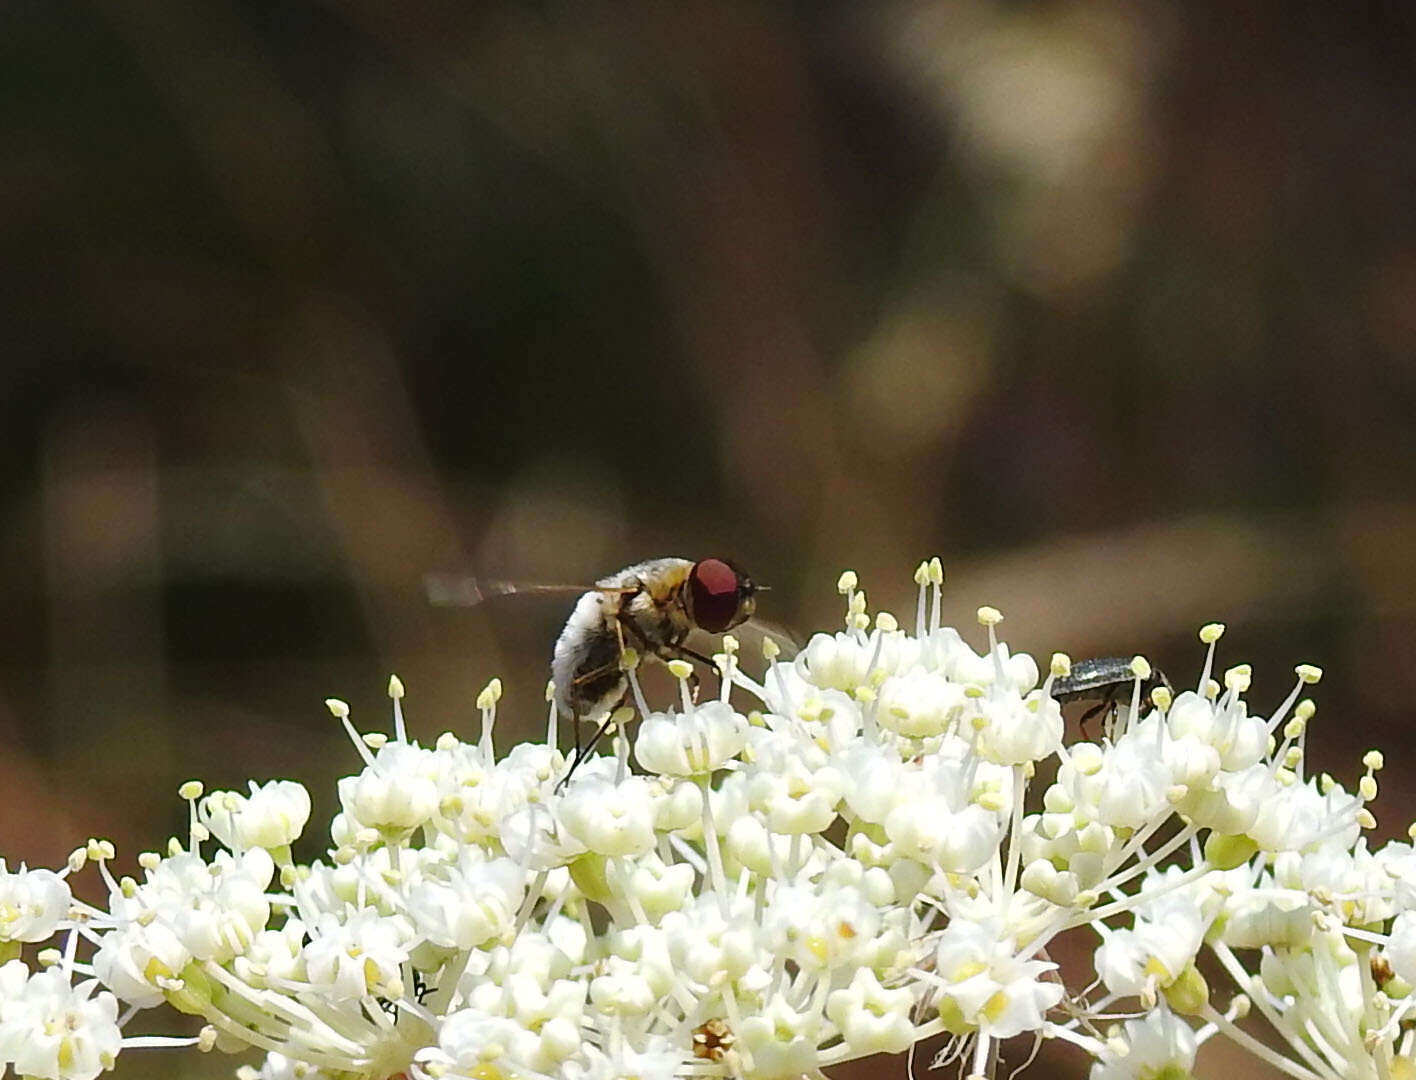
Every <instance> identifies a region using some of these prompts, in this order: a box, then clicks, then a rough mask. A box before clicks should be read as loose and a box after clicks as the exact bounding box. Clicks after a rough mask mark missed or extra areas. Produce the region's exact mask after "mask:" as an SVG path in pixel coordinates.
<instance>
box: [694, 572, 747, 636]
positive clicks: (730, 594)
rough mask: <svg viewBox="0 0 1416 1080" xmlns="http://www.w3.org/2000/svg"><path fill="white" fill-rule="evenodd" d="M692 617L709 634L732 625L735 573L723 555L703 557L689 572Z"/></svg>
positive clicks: (736, 595)
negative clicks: (709, 557) (721, 556)
mask: <svg viewBox="0 0 1416 1080" xmlns="http://www.w3.org/2000/svg"><path fill="white" fill-rule="evenodd" d="M688 587H689V589H690V590H692V596H693V621H694V622H696V623H697V624H698V625H699V626H701V627H702V628H703V629H704V630H707V631H708V633H710V634H721V633H722V632H723V631H724V630H726V629H728V628H729V627H730V626H733V625H735V621H736V619H737V614H738V604H739V582H738V573H737V571H736V570H734V569H733V568H732V567H731V566H729V565H728V564H727V563H725V562H724V561H723V560H722V559H703V560H702V561H700V562H696V563H694V564H693V569H692V570H691V571H690V572H689V575H688Z"/></svg>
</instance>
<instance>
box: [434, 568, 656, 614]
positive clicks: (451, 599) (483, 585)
mask: <svg viewBox="0 0 1416 1080" xmlns="http://www.w3.org/2000/svg"><path fill="white" fill-rule="evenodd" d="M423 589H424V591H425V592H426V593H427V594H428V603H430V604H432V605H433V606H434V607H472V606H474V605H476V604H480V603H482V601H484V600H490V599H492V598H493V597H497V596H512V595H526V594H529V595H532V596H535V595H550V596H555V595H569V594H576V595H578V594H580V593H587V592H596V591H598V592H606V593H616V594H618V595H620V596H623V595H625V594H626V593H632V592H637V591H638V589H636V588H634V587H630V588H625V587H622V586H618V585H560V584H548V583H546V582H542V581H505V580H502V579H500V578H484V577H477V576H476V575H473V574H424V575H423Z"/></svg>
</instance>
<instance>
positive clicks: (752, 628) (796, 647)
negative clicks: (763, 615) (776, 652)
mask: <svg viewBox="0 0 1416 1080" xmlns="http://www.w3.org/2000/svg"><path fill="white" fill-rule="evenodd" d="M728 633H730V634H732V635H733V636H734V637H735V638H737V639H738V641H740V642H742V653H741V655H743V656H744V657H751V658H753V659H760V658H761V656H762V642H763V641H764V640H766V639H768V638H770V639H771V640H773V641H775V642H776V643H777V647H778V648H779V649H781V650H782V655H781V658H782V659H783V660H790V659H791V658H792V657H794V656H796V654H797V653H799V652H801V649H802V645H803V644H804V643H803V642H802V640H801V638H800V637H798V636H797V635H796V634H795V633H793V632H792V631H791V630H789V629H787V627H785V626H782V625H781V624H780V623H775V622H773V621H772V620H770V619H759V618H758V617H757V616H756V615H754V616H753V617H752V618H750V619H748V620H747V622H745V623H742V624H741V625H739V626H734V627H733V628H732V629H731V630H729V631H728ZM712 640H714V641H718V640H719V639H718V638H713V639H712ZM720 649H721V646H718V645H715V646H714V647H713V649H712V650H710V651H713V652H717V651H720Z"/></svg>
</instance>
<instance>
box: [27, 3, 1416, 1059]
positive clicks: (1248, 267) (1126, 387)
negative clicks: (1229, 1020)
mask: <svg viewBox="0 0 1416 1080" xmlns="http://www.w3.org/2000/svg"><path fill="white" fill-rule="evenodd" d="M0 20H3V21H2V22H0V26H3V32H0V52H3V57H0V80H3V82H4V87H5V89H4V92H3V93H0V116H3V118H4V125H3V131H4V143H3V147H4V149H3V153H0V222H3V237H4V264H3V270H2V271H0V281H3V288H0V311H3V319H4V325H5V327H6V335H5V346H4V362H3V369H0V388H2V389H3V392H2V393H0V410H3V412H2V413H0V446H2V447H3V452H4V455H5V460H6V461H7V463H8V467H7V468H6V469H5V471H4V474H3V478H0V552H2V553H3V556H4V557H3V570H0V573H3V575H4V596H5V598H6V606H7V612H6V615H7V617H6V619H5V620H4V622H3V624H2V625H0V635H3V637H0V641H3V647H0V734H3V736H4V739H5V745H6V747H7V752H6V753H5V755H4V756H3V760H0V785H3V790H4V797H3V803H2V804H0V807H2V808H0V852H4V853H6V854H7V855H9V856H10V857H11V858H12V859H18V858H26V859H29V860H31V861H32V862H37V863H46V864H51V865H52V864H55V863H57V862H58V861H59V860H60V859H61V858H62V857H63V854H64V853H65V852H66V851H67V850H68V849H69V848H70V847H71V846H73V845H74V844H76V843H78V842H80V841H81V840H82V839H83V838H84V837H85V836H87V835H90V834H93V833H97V834H101V835H108V836H112V837H114V838H115V839H116V840H117V841H118V842H119V844H120V849H121V852H120V862H122V863H123V864H124V866H125V867H128V866H130V864H131V859H132V857H133V856H134V855H135V853H136V851H137V850H139V849H140V848H142V847H147V846H153V845H154V844H155V843H156V841H157V840H158V839H159V838H160V837H162V836H165V835H167V834H168V833H169V832H171V831H174V830H176V829H178V828H180V827H181V825H182V822H183V820H184V813H183V808H182V806H181V805H180V803H179V802H178V800H177V799H176V796H175V789H176V787H177V785H178V783H179V782H180V781H182V780H185V779H187V778H189V777H192V776H197V777H200V778H202V779H203V780H205V781H206V782H207V784H208V785H209V786H232V785H237V784H240V783H242V782H243V781H244V780H245V779H246V778H248V777H255V778H258V779H266V778H269V777H272V776H290V777H296V778H299V779H302V780H304V781H305V782H306V783H308V784H309V785H310V787H311V789H312V791H313V792H314V794H315V798H316V822H318V823H319V824H320V825H321V826H322V825H323V823H324V822H326V821H327V820H328V817H329V814H330V813H332V812H333V809H334V800H333V788H332V780H333V778H334V777H335V776H337V775H339V774H340V773H342V772H345V771H348V770H351V769H352V768H353V767H354V765H355V759H354V756H353V754H352V751H351V749H350V748H349V747H348V746H347V745H346V743H345V741H344V739H343V737H342V735H341V734H340V732H339V730H338V728H337V726H336V724H335V723H334V722H333V721H332V720H331V718H330V717H329V715H328V713H327V712H326V711H325V709H324V707H323V706H322V704H321V701H322V699H323V698H325V697H326V696H328V695H331V694H334V695H339V696H342V697H345V698H347V699H348V700H349V701H350V702H351V703H352V704H353V707H354V710H355V711H354V715H355V719H356V720H357V721H359V722H361V723H362V725H363V726H365V727H373V726H377V725H383V724H385V722H386V721H385V715H386V705H387V701H386V699H385V697H384V685H385V681H386V679H387V676H388V673H389V672H390V671H397V672H398V673H399V674H400V675H401V676H402V677H403V679H404V680H405V681H406V683H407V684H408V687H409V698H408V702H407V704H408V706H409V714H410V718H411V727H412V730H413V731H414V733H415V734H416V735H417V736H418V737H420V738H422V739H424V740H431V739H432V738H434V737H435V736H436V735H437V734H438V732H440V731H442V730H445V729H447V728H453V729H456V730H458V731H461V732H464V733H466V732H469V731H472V730H474V727H473V722H474V717H475V710H474V709H473V708H472V700H473V697H474V696H475V694H476V692H477V690H478V689H479V688H480V687H481V686H482V685H483V684H484V683H485V681H486V680H487V679H488V678H489V677H490V676H492V675H494V674H498V675H500V676H501V677H502V678H503V679H504V680H505V682H506V684H507V686H508V694H507V698H506V700H505V702H504V705H505V707H504V709H503V713H502V726H501V727H500V729H499V730H500V732H501V739H502V740H503V741H510V740H511V739H512V738H513V737H517V736H522V735H526V734H530V733H532V732H533V731H535V730H539V728H540V725H541V724H542V723H543V708H544V707H543V704H542V690H543V686H544V679H545V677H546V662H547V658H548V656H549V647H550V643H551V641H552V640H553V638H554V635H555V633H556V631H557V629H558V628H559V625H560V622H561V620H562V619H563V618H564V616H565V611H566V607H567V605H566V604H565V603H561V602H559V601H554V600H552V601H547V600H531V599H526V600H523V599H511V600H502V601H498V602H495V603H490V604H487V605H483V606H482V607H480V608H477V609H474V610H470V611H467V610H463V611H448V610H438V609H434V608H432V607H430V606H429V605H428V604H427V603H426V601H425V598H424V594H423V592H422V588H421V585H420V579H421V575H422V574H423V573H424V572H425V571H428V570H450V569H462V568H475V569H478V570H479V571H481V572H484V573H489V574H495V575H504V576H514V577H522V578H543V579H550V580H566V581H588V580H590V579H592V578H593V577H595V576H597V575H599V574H601V573H604V572H606V571H609V570H613V569H615V568H617V567H619V566H621V565H624V564H626V563H628V562H631V561H635V560H637V559H640V558H643V557H646V556H651V555H660V554H683V555H687V556H690V557H698V556H701V555H704V554H726V555H730V556H734V557H736V558H737V559H739V560H740V561H741V562H742V563H744V564H745V565H746V566H747V567H748V568H749V569H750V570H751V571H752V572H753V574H754V576H756V577H758V578H759V579H760V580H763V581H766V582H769V583H770V584H772V585H773V586H774V587H775V591H774V592H772V593H771V594H769V596H768V597H767V598H766V600H765V602H764V611H765V612H766V613H767V614H769V615H771V616H772V617H774V618H776V619H778V620H780V621H782V622H784V623H787V624H789V625H793V626H796V627H799V628H802V629H811V628H815V627H823V626H833V625H834V624H835V623H836V621H837V618H838V614H839V610H840V602H839V598H838V597H837V596H836V595H835V592H834V588H833V584H834V581H835V578H836V575H837V573H838V572H839V571H840V570H841V569H842V568H843V567H846V566H850V567H854V568H855V569H856V570H858V571H859V572H860V574H861V576H862V580H863V582H864V583H865V585H866V587H867V588H868V589H869V590H870V594H871V597H872V601H873V603H874V604H875V605H882V606H886V607H891V608H894V609H895V610H897V611H899V612H901V613H905V614H908V613H909V612H910V611H912V605H913V588H912V586H911V584H910V574H911V571H912V569H913V567H914V565H915V563H916V562H917V561H918V560H919V559H920V558H922V557H925V556H928V555H932V554H936V553H937V554H939V555H941V556H942V558H943V560H944V563H945V565H946V568H947V570H948V573H949V584H948V587H947V598H948V603H949V611H950V612H951V614H952V615H953V617H954V619H955V620H956V621H958V622H959V623H960V625H963V626H965V627H966V628H968V630H967V632H968V633H970V634H973V635H974V636H975V638H976V639H977V640H980V641H981V640H982V635H981V634H979V633H978V630H977V627H976V626H974V624H973V622H972V613H973V611H974V609H975V608H977V606H978V605H980V604H983V603H990V604H995V605H997V606H999V607H1001V608H1002V609H1003V610H1004V611H1005V612H1006V613H1007V615H1008V622H1007V623H1006V625H1005V627H1004V629H1005V630H1007V631H1008V634H1007V636H1008V638H1009V640H1010V641H1011V642H1012V643H1013V644H1014V645H1015V646H1016V647H1020V648H1026V649H1029V650H1034V651H1036V652H1038V653H1040V654H1042V655H1043V656H1045V655H1046V654H1047V653H1048V652H1049V651H1051V650H1053V649H1062V650H1065V651H1067V652H1070V653H1071V654H1072V655H1073V656H1074V657H1082V656H1085V655H1092V654H1098V653H1130V652H1133V651H1141V652H1144V653H1146V654H1147V655H1148V656H1150V657H1151V658H1152V659H1153V660H1154V661H1156V662H1157V663H1159V664H1161V665H1162V666H1163V667H1164V668H1165V669H1166V670H1167V671H1168V672H1170V673H1171V674H1172V676H1174V677H1175V678H1176V681H1177V682H1188V681H1190V680H1192V679H1193V678H1194V677H1195V675H1196V674H1197V672H1198V667H1199V663H1200V660H1201V651H1200V647H1199V646H1198V644H1197V643H1196V641H1195V638H1194V631H1195V629H1196V627H1197V626H1198V625H1199V624H1200V623H1202V622H1204V621H1207V620H1209V619H1215V618H1218V619H1222V620H1224V621H1226V622H1227V623H1228V624H1229V626H1230V633H1229V636H1228V637H1226V639H1225V642H1224V647H1223V650H1222V653H1221V659H1222V661H1223V662H1224V663H1226V664H1232V663H1237V662H1240V661H1241V660H1248V661H1251V662H1252V663H1253V664H1254V665H1255V669H1256V678H1255V684H1254V690H1253V693H1252V695H1251V697H1252V700H1253V701H1254V702H1255V704H1256V706H1258V707H1269V706H1272V705H1273V704H1275V703H1276V702H1277V701H1278V699H1279V698H1280V697H1281V696H1282V694H1283V693H1284V692H1285V691H1286V689H1287V688H1288V685H1289V682H1290V674H1289V673H1290V671H1291V669H1292V665H1293V664H1294V663H1297V662H1300V661H1313V662H1316V663H1320V664H1322V665H1323V666H1324V667H1325V668H1326V671H1327V677H1326V679H1325V680H1324V683H1323V685H1322V686H1321V687H1320V688H1319V690H1320V693H1319V694H1318V695H1317V697H1318V701H1319V704H1320V709H1319V713H1318V724H1317V727H1316V728H1315V731H1314V736H1313V742H1312V746H1313V757H1314V760H1315V762H1316V764H1317V765H1319V766H1321V767H1325V768H1330V769H1332V770H1333V771H1334V772H1335V773H1336V774H1337V775H1339V776H1340V777H1341V778H1343V779H1345V780H1347V781H1349V782H1351V781H1352V780H1353V779H1355V777H1356V775H1357V773H1358V771H1359V766H1358V763H1357V760H1356V759H1357V756H1358V755H1359V754H1360V753H1361V751H1362V750H1364V749H1366V748H1367V747H1368V746H1370V745H1377V744H1379V745H1382V746H1384V747H1385V748H1387V749H1388V751H1395V752H1394V753H1389V757H1388V760H1389V761H1391V762H1392V764H1393V766H1394V767H1393V768H1392V769H1391V770H1390V772H1389V773H1388V774H1387V776H1386V781H1387V782H1386V787H1385V791H1384V796H1383V799H1382V800H1381V801H1379V802H1378V804H1377V812H1378V815H1379V817H1380V818H1381V835H1382V836H1383V837H1385V836H1389V835H1395V834H1397V833H1399V832H1400V831H1401V828H1402V823H1403V822H1404V821H1405V820H1409V818H1410V816H1411V812H1412V806H1413V797H1416V790H1414V787H1416V781H1413V779H1412V777H1413V774H1412V772H1411V771H1410V770H1408V769H1406V768H1405V767H1404V766H1405V762H1404V761H1403V760H1402V759H1403V757H1404V756H1405V755H1403V754H1402V753H1400V751H1401V750H1402V749H1403V748H1404V746H1405V745H1406V739H1407V734H1406V731H1407V725H1408V724H1409V722H1410V705H1409V703H1410V702H1411V700H1412V698H1413V694H1416V588H1413V584H1412V582H1413V568H1412V561H1413V552H1416V455H1413V449H1416V431H1413V421H1412V416H1413V410H1416V370H1414V369H1413V365H1412V358H1413V352H1416V227H1414V226H1416V200H1413V191H1414V190H1416V138H1413V134H1412V128H1411V119H1410V118H1411V112H1410V103H1411V101H1412V100H1416V98H1414V97H1413V90H1416V87H1413V82H1416V79H1413V67H1412V57H1413V55H1416V54H1414V53H1413V46H1416V9H1413V8H1412V7H1411V6H1409V5H1396V4H1389V5H1381V4H1375V5H1336V4H1328V3H1316V2H1315V3H1294V4H1276V3H1275V4H1261V3H1245V2H1238V3H1215V4H1193V5H1168V4H1159V3H1156V4H1149V3H1130V2H1107V0H1101V2H1094V0H1075V2H1071V3H1066V2H1059V3H988V2H983V0H967V2H957V3H952V2H951V3H923V2H910V0H899V2H895V0H887V2H880V3H840V2H835V3H832V2H817V3H800V2H799V3H783V4H776V5H749V4H732V5H729V4H714V3H695V2H688V3H681V4H658V5H651V4H644V5H639V4H623V5H613V6H610V5H598V4H593V3H584V2H566V3H554V2H547V3H538V4H529V3H528V4H505V3H501V4H469V3H466V2H464V0H442V2H434V3H426V4H405V3H396V2H393V0H349V2H346V3H329V4H325V5H319V4H309V3H302V2H299V0H278V2H269V0H261V2H257V0H250V2H235V0H113V2H111V3H108V4H104V5H94V6H90V5H87V4H82V3H74V2H69V0H43V2H39V0H11V2H10V3H8V4H7V5H6V8H5V13H4V15H3V17H0ZM312 831H317V830H312ZM172 1060H173V1061H175V1059H172ZM1212 1060H1213V1059H1212ZM202 1064H203V1066H204V1067H205V1068H207V1069H208V1073H207V1074H209V1075H227V1074H228V1069H229V1067H230V1065H231V1063H230V1062H229V1061H226V1060H221V1061H211V1062H203V1063H202ZM166 1068H169V1064H168V1059H166V1058H164V1057H163V1056H162V1055H160V1054H147V1055H142V1056H139V1055H136V1054H135V1055H133V1056H132V1059H131V1060H129V1059H125V1064H124V1067H123V1068H121V1069H120V1070H119V1074H118V1075H120V1076H125V1077H139V1076H144V1075H162V1070H163V1069H166ZM887 1068H889V1069H890V1071H891V1072H898V1071H899V1069H900V1068H902V1066H900V1067H898V1068H897V1066H896V1065H895V1063H891V1064H890V1065H889V1066H887ZM181 1074H182V1075H197V1074H196V1073H194V1072H192V1071H191V1070H190V1069H186V1070H183V1071H182V1073H181ZM203 1075H206V1074H203ZM1248 1075H1256V1074H1254V1073H1252V1072H1250V1073H1248Z"/></svg>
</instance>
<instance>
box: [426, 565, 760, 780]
mask: <svg viewBox="0 0 1416 1080" xmlns="http://www.w3.org/2000/svg"><path fill="white" fill-rule="evenodd" d="M426 584H427V589H428V598H429V599H430V600H431V601H432V602H433V603H434V604H443V605H449V604H457V605H469V604H478V603H481V602H482V601H483V600H486V599H488V598H489V597H492V596H504V595H507V594H510V593H557V592H579V593H581V594H582V595H581V597H580V599H579V600H577V601H576V603H575V608H574V610H572V611H571V613H570V618H569V619H567V620H566V624H565V628H564V629H563V630H562V631H561V632H560V637H558V638H557V639H556V646H555V651H554V653H553V654H552V658H551V679H552V681H553V682H554V684H555V703H556V709H557V711H558V712H559V713H560V714H561V715H562V716H569V717H570V718H571V720H572V721H573V722H574V725H575V742H576V750H575V757H574V759H573V760H572V761H571V766H570V770H569V771H568V772H567V773H566V776H567V777H569V775H570V772H573V771H574V770H575V767H576V766H577V765H578V764H579V763H580V762H581V761H582V760H583V759H584V758H585V756H586V755H588V754H589V753H590V751H591V750H592V749H593V748H594V746H595V744H596V742H598V741H599V739H600V736H601V735H602V734H604V731H605V728H606V727H607V726H608V722H609V717H610V715H611V714H612V713H613V712H614V711H615V709H617V708H618V707H619V706H620V705H621V704H623V703H624V701H625V699H626V697H627V696H628V693H629V677H628V675H627V674H626V673H625V671H624V668H623V665H622V664H621V660H622V658H623V656H624V653H625V649H626V648H634V649H636V650H637V651H639V652H640V653H641V654H643V655H646V656H654V657H657V658H658V659H660V660H663V661H669V660H687V661H690V662H696V663H699V664H702V665H704V666H705V667H707V668H708V669H709V670H710V671H713V670H716V667H715V665H714V664H713V661H712V660H710V659H709V658H708V657H706V656H704V655H703V654H702V653H699V652H695V651H694V650H693V649H690V648H688V647H687V646H686V645H685V644H684V643H685V642H686V641H687V640H688V636H689V634H690V633H692V632H693V630H694V629H699V630H703V631H706V632H707V633H710V634H721V633H723V632H725V631H727V630H731V629H732V628H733V627H735V626H737V625H739V624H740V623H743V622H746V621H747V620H748V619H750V618H752V615H753V612H754V611H755V610H756V608H757V594H758V593H759V592H762V591H764V590H765V589H766V586H764V585H756V584H754V583H753V581H752V579H751V578H749V577H748V576H747V575H746V574H745V573H743V571H742V570H740V569H739V568H738V567H736V566H735V565H733V564H732V563H731V562H729V561H728V560H726V559H700V560H699V561H698V562H693V561H691V560H689V559H676V558H663V559H649V560H648V561H646V562H641V563H635V564H634V565H633V566H626V567H625V568H624V569H623V570H620V571H618V572H617V573H614V574H610V575H609V576H608V577H604V578H601V579H600V580H599V581H597V582H596V583H595V584H594V585H592V586H590V587H588V588H587V587H586V586H584V585H532V584H521V583H517V582H509V581H482V580H479V579H477V578H468V577H464V578H445V577H441V576H439V575H429V576H428V578H427V579H426ZM582 720H588V721H590V722H592V723H594V724H596V725H597V728H596V731H595V735H594V737H593V738H592V739H591V740H590V742H589V743H588V744H586V745H585V746H583V747H582V746H581V745H580V722H581V721H582ZM563 782H564V780H562V783H563Z"/></svg>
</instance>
